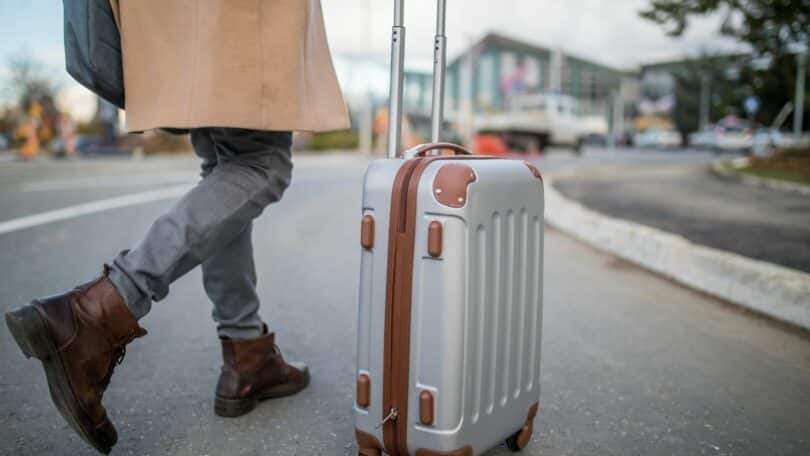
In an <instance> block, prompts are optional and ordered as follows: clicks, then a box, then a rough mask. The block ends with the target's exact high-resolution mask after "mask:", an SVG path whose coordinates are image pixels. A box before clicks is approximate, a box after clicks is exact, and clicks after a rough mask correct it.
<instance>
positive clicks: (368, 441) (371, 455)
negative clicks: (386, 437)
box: [354, 429, 383, 456]
mask: <svg viewBox="0 0 810 456" xmlns="http://www.w3.org/2000/svg"><path fill="white" fill-rule="evenodd" d="M354 435H355V437H356V438H357V448H358V452H359V453H360V456H380V455H382V450H383V447H382V444H380V441H379V440H377V438H376V437H374V436H373V435H371V434H366V433H365V432H363V431H361V430H359V429H355V430H354Z"/></svg>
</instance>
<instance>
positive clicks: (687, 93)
mask: <svg viewBox="0 0 810 456" xmlns="http://www.w3.org/2000/svg"><path fill="white" fill-rule="evenodd" d="M711 13H720V14H722V15H723V16H724V20H723V24H722V26H721V28H720V32H721V33H723V34H724V35H726V36H731V37H734V38H736V39H738V40H740V41H742V42H745V43H747V44H749V45H750V46H751V48H752V49H753V50H754V54H753V55H752V56H751V58H749V59H748V61H744V62H741V65H740V68H741V71H740V74H739V77H738V78H735V79H734V80H728V78H725V77H718V75H717V74H716V72H715V69H713V68H710V69H709V70H708V72H709V73H710V74H711V80H712V86H711V87H712V88H711V90H712V118H714V119H716V118H718V117H722V115H723V114H728V113H733V112H731V111H735V110H736V111H742V109H741V107H742V106H741V103H742V99H743V98H744V97H745V96H747V95H757V96H758V97H759V98H760V101H761V107H760V110H759V112H758V113H757V115H756V118H755V120H756V121H758V122H759V123H760V124H764V125H770V123H771V122H772V121H773V119H774V118H775V117H776V115H777V114H778V112H779V111H780V110H781V109H782V107H783V106H784V105H785V104H786V103H787V102H788V101H792V100H793V97H794V90H795V85H796V66H797V61H796V57H795V55H794V54H792V53H793V52H795V51H796V48H797V46H799V47H800V46H802V45H804V46H807V45H808V43H809V42H810V0H649V4H648V6H647V8H646V9H644V10H642V11H641V12H640V13H639V14H640V15H641V17H643V18H645V19H648V20H651V21H653V22H656V23H658V24H661V25H663V26H664V27H666V29H667V32H668V33H669V34H670V35H673V36H680V35H681V34H682V33H683V32H684V31H685V30H686V29H687V28H688V26H689V20H690V19H691V18H692V17H694V16H700V15H706V14H711ZM692 73H693V74H691V75H690V74H686V75H684V74H679V75H676V76H675V77H676V80H677V82H678V86H679V89H677V92H678V94H677V95H676V103H680V104H681V108H683V109H681V108H676V110H680V111H681V112H680V113H676V117H677V116H678V115H679V114H680V115H682V116H683V115H686V112H687V111H686V110H687V109H693V111H691V112H692V113H696V112H698V111H697V104H695V103H696V101H695V99H694V97H698V98H697V99H699V96H700V91H699V88H700V86H699V80H698V85H697V89H695V87H696V86H695V80H696V77H699V76H696V75H695V74H694V73H695V71H693V72H692ZM727 85H730V87H726V86H727ZM718 91H720V92H724V93H718ZM803 102H804V105H805V112H808V108H810V104H808V99H807V97H805V100H803ZM718 109H719V111H718ZM691 115H695V114H691ZM694 122H696V120H694V121H687V120H686V119H685V118H682V119H681V123H683V124H684V125H686V126H689V127H692V126H693V125H692V124H693V123H694ZM804 123H805V124H804V129H807V128H808V127H810V116H805V119H804ZM689 130H690V129H689V128H687V129H686V131H689Z"/></svg>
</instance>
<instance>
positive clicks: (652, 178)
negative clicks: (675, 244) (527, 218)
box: [554, 162, 810, 272]
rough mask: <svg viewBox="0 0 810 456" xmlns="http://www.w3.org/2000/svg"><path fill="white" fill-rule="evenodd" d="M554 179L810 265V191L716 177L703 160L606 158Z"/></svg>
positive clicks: (657, 219)
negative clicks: (654, 161) (623, 160)
mask: <svg viewBox="0 0 810 456" xmlns="http://www.w3.org/2000/svg"><path fill="white" fill-rule="evenodd" d="M554 185H555V186H556V187H557V188H558V189H559V190H560V191H561V192H562V193H563V194H564V195H566V196H567V197H569V198H572V199H575V200H577V201H580V202H582V203H583V204H584V205H585V206H587V207H589V208H591V209H594V210H596V211H598V212H601V213H604V214H607V215H610V216H613V217H618V218H622V219H627V220H633V221H635V222H638V223H641V224H644V225H649V226H654V227H657V228H660V229H662V230H664V231H668V232H671V233H678V234H681V235H683V236H684V237H686V238H687V239H689V240H691V241H692V242H695V243H697V244H702V245H706V246H709V247H714V248H717V249H721V250H728V251H732V252H735V253H739V254H740V255H744V256H747V257H749V258H754V259H757V260H762V261H767V262H770V263H776V264H780V265H782V266H787V267H789V268H793V269H798V270H801V271H804V272H810V198H808V197H807V196H806V195H801V194H798V193H790V192H785V191H780V190H773V189H768V188H761V187H753V186H750V185H745V184H742V183H739V182H734V181H729V180H724V179H721V178H719V177H717V176H715V175H713V174H711V173H710V172H709V167H708V165H707V164H706V163H700V162H697V163H696V162H681V163H660V164H650V163H647V164H643V165H639V164H628V163H618V164H608V165H603V166H599V167H595V168H592V169H589V170H587V171H586V172H582V173H577V174H576V176H575V177H572V178H568V179H558V180H556V181H555V183H554Z"/></svg>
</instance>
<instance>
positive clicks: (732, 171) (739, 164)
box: [711, 157, 810, 195]
mask: <svg viewBox="0 0 810 456" xmlns="http://www.w3.org/2000/svg"><path fill="white" fill-rule="evenodd" d="M746 166H748V158H747V157H739V158H734V159H732V160H717V161H715V162H714V163H712V167H711V170H712V172H713V173H714V174H715V175H717V176H719V177H722V178H726V179H733V180H736V181H738V182H742V183H743V184H747V185H753V186H755V187H764V188H770V189H772V190H780V191H783V192H792V193H799V194H802V195H810V186H807V185H802V184H796V183H793V182H785V181H782V180H778V179H768V178H767V177H759V176H754V175H751V174H746V173H743V172H741V171H738V170H739V169H740V168H744V167H746Z"/></svg>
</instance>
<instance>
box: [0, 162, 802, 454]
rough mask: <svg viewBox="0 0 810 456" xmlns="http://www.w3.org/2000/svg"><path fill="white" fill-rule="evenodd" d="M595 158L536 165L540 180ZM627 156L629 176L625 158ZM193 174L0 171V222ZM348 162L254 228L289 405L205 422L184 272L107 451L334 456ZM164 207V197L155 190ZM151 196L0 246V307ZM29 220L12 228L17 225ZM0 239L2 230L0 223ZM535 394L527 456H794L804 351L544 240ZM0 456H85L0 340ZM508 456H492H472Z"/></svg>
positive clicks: (204, 377)
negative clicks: (301, 372)
mask: <svg viewBox="0 0 810 456" xmlns="http://www.w3.org/2000/svg"><path fill="white" fill-rule="evenodd" d="M599 160H601V158H596V159H588V158H587V157H586V159H585V160H582V161H579V162H577V160H576V159H572V158H567V157H562V158H559V159H557V158H554V157H552V158H550V159H548V160H545V161H544V162H541V165H540V166H541V168H548V169H552V168H561V167H565V166H573V164H575V163H582V164H587V163H592V162H593V161H599ZM627 160H630V161H633V162H638V161H639V160H636V159H634V158H632V157H629V158H627ZM195 166H196V162H195V160H193V159H191V158H190V157H189V158H179V159H159V160H146V161H140V162H138V161H133V162H129V161H82V162H71V163H60V162H40V163H33V164H25V163H3V164H2V165H0V194H2V198H0V223H3V222H9V221H10V220H14V219H17V220H18V219H19V218H20V217H23V216H27V215H31V214H36V213H42V212H47V211H52V210H56V209H60V208H64V207H68V206H75V205H77V204H82V203H86V202H89V201H98V200H103V199H107V198H113V197H118V196H121V195H133V194H135V195H137V194H142V193H143V192H147V191H153V190H156V189H163V188H172V187H174V186H177V185H184V184H188V183H191V182H193V181H194V179H195V173H196V171H195V169H194V167H195ZM364 167H365V163H364V162H363V161H362V160H358V159H335V158H330V159H317V160H314V159H311V158H304V159H301V160H297V162H296V171H295V176H294V182H293V185H292V186H291V188H290V189H289V190H288V192H287V194H286V196H285V198H284V200H283V202H281V203H280V204H278V205H276V206H274V207H272V208H270V209H269V210H268V211H267V212H266V213H265V214H264V215H263V216H262V217H261V219H260V220H259V221H258V223H257V225H256V229H255V235H254V236H255V244H256V252H257V257H258V258H257V267H258V272H259V277H260V280H259V281H260V285H259V287H260V295H261V297H262V299H263V300H264V303H265V304H264V307H263V309H264V310H263V315H264V316H265V318H266V319H267V320H268V322H269V323H270V325H271V327H272V328H273V329H274V330H275V331H277V333H278V336H279V338H278V340H279V343H280V345H281V346H282V348H283V349H284V350H285V353H286V355H287V356H288V357H289V358H293V359H301V360H305V361H307V362H308V363H309V364H310V366H311V370H312V374H313V383H312V385H311V387H310V388H309V389H307V390H306V391H305V392H304V393H302V394H300V395H298V396H295V397H292V398H285V399H282V400H276V401H272V402H266V403H263V404H262V405H261V406H260V407H258V408H257V409H256V410H255V411H253V412H252V413H251V414H249V415H247V416H245V417H242V418H238V419H224V418H219V417H216V416H214V414H213V411H212V402H213V391H214V387H215V383H216V379H217V375H218V371H219V366H220V362H221V361H220V358H219V356H220V355H219V341H218V340H217V337H216V334H215V331H214V324H213V322H212V321H211V318H210V310H211V306H210V304H209V303H208V302H207V299H206V297H205V294H204V292H203V289H202V286H201V278H200V273H199V271H198V270H195V271H192V272H191V273H189V274H188V275H187V276H185V277H183V278H182V279H181V280H179V281H178V282H177V283H175V284H174V285H173V286H172V291H171V294H170V296H169V297H168V298H167V299H166V300H164V301H162V302H159V303H156V304H155V306H154V308H153V311H152V313H151V314H150V315H149V316H147V317H146V318H145V319H144V321H143V322H142V324H143V326H144V327H145V328H147V329H148V331H149V335H148V336H146V337H144V338H142V339H138V340H137V341H135V342H134V343H133V344H131V345H130V346H129V348H128V350H127V351H128V354H127V358H126V360H125V361H124V363H123V364H122V365H121V366H119V367H118V368H117V369H116V373H115V376H114V377H113V380H112V385H111V387H110V390H109V391H108V393H107V394H106V396H105V403H106V404H107V405H108V409H109V410H110V415H111V418H112V420H113V421H114V423H115V424H116V426H117V427H118V431H119V443H118V445H117V446H116V447H115V449H114V450H113V454H118V455H127V454H131V455H164V454H176V455H189V456H190V455H206V454H207V455H242V454H244V455H352V454H356V447H355V446H354V432H353V424H352V417H351V404H352V400H353V389H354V372H353V369H354V367H353V366H354V334H355V327H356V322H355V317H356V297H357V276H358V266H359V250H358V249H359V247H358V227H359V222H358V220H359V211H360V187H361V180H362V175H363V171H364ZM170 193H171V192H168V193H167V194H170ZM171 202H172V200H171V199H166V200H160V201H153V202H145V203H142V204H135V205H130V206H122V207H118V208H110V209H107V210H104V211H101V212H95V213H90V214H86V215H82V216H77V217H74V218H69V219H64V220H56V221H51V222H50V223H44V224H40V225H34V226H29V227H27V228H21V229H16V230H13V231H9V232H6V233H4V234H0V252H2V253H1V254H0V310H2V311H6V310H7V309H9V308H12V307H14V306H16V305H19V304H22V303H24V302H26V301H27V300H29V299H31V298H33V297H35V296H40V295H44V294H49V293H56V292H59V291H61V290H63V289H65V288H66V287H70V286H72V285H75V284H77V283H79V282H81V281H84V280H87V279H89V278H91V277H93V276H94V275H95V274H97V273H98V272H99V271H100V270H101V264H102V263H103V262H105V261H109V260H110V258H112V257H113V256H114V255H115V253H117V252H118V251H119V250H121V249H123V248H126V247H128V246H130V245H132V244H133V243H135V242H137V241H138V239H139V237H140V236H141V235H142V234H143V232H144V231H145V229H146V228H147V226H148V225H149V223H150V221H151V220H152V219H153V218H155V217H156V216H157V215H158V214H160V213H161V212H162V211H164V210H166V208H167V207H169V205H170V204H171ZM28 220H30V219H28ZM6 226H9V225H8V224H7V225H6ZM545 284H546V288H545V293H544V299H545V314H544V315H545V317H544V328H543V329H544V342H543V353H542V369H543V371H542V372H543V373H542V393H541V398H540V413H539V415H538V420H537V423H536V427H535V429H536V431H535V436H534V441H533V442H532V443H531V444H530V446H529V447H528V448H527V449H526V451H524V454H527V455H563V454H567V455H609V454H615V455H634V454H639V455H642V454H644V455H646V454H707V455H731V454H734V455H762V454H796V455H800V454H810V432H808V429H810V407H808V406H807V404H810V338H808V337H807V335H806V334H800V333H797V332H795V331H792V330H789V329H786V328H785V327H783V326H780V325H777V324H774V323H771V322H769V321H767V320H764V319H761V318H759V317H755V316H751V315H749V314H747V313H745V312H742V311H739V310H738V309H736V308H734V307H732V306H729V305H726V304H723V303H721V302H718V301H717V300H714V299H712V298H709V297H706V296H704V295H701V294H698V293H695V292H692V291H690V290H687V289H684V288H682V287H680V286H678V285H676V284H673V283H672V282H669V281H667V280H665V279H662V278H660V277H658V276H656V275H653V274H650V273H647V272H645V271H643V270H640V269H638V268H636V267H634V266H632V265H629V264H627V263H625V262H622V261H620V260H617V259H616V258H613V257H611V256H609V255H605V254H602V253H599V252H597V251H594V250H592V249H591V248H589V247H586V246H584V245H583V244H580V243H579V242H577V241H575V240H573V239H571V238H569V237H567V236H565V235H563V234H561V233H559V232H555V231H550V230H549V231H547V233H546V257H545ZM0 362H2V369H0V428H2V429H3V438H2V439H0V454H24V455H50V454H71V455H91V454H93V452H92V451H91V450H90V449H88V447H87V446H86V445H85V444H84V443H83V442H82V441H81V440H80V439H79V438H78V437H77V436H76V435H74V434H73V432H72V431H71V430H70V429H69V428H68V427H67V425H66V424H65V423H64V422H63V421H62V419H61V417H60V416H59V415H58V413H57V412H56V410H55V408H54V407H53V405H52V404H51V402H50V398H49V397H48V392H47V387H46V385H45V382H44V377H43V375H42V372H41V368H40V366H39V365H38V364H37V363H36V362H34V361H27V360H24V359H23V358H22V356H21V355H20V353H19V351H18V350H17V347H16V346H14V345H13V343H12V341H11V337H10V336H9V334H8V332H7V330H6V329H5V327H3V328H0ZM505 454H509V453H508V451H507V450H506V449H505V448H504V447H499V448H495V449H494V450H492V451H491V452H490V453H488V456H493V455H505Z"/></svg>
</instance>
